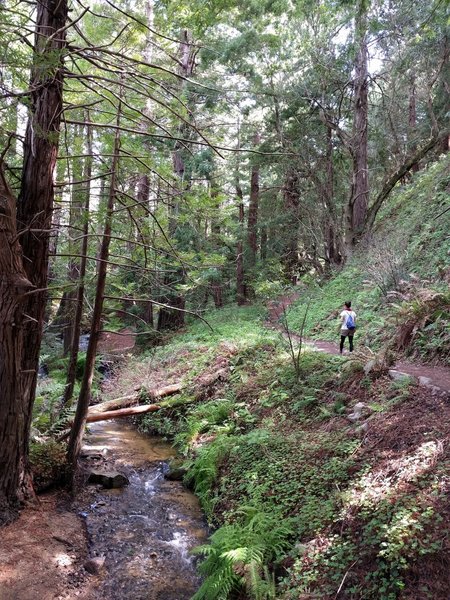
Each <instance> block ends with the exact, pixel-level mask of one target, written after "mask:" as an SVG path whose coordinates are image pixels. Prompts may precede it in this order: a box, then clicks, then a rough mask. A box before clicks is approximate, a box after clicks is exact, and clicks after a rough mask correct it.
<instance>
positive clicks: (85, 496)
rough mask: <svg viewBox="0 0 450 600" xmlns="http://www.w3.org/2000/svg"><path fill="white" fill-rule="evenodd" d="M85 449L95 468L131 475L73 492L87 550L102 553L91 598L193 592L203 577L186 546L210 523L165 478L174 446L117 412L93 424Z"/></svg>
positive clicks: (120, 599)
mask: <svg viewBox="0 0 450 600" xmlns="http://www.w3.org/2000/svg"><path fill="white" fill-rule="evenodd" d="M84 453H85V455H86V456H87V457H88V458H87V459H85V460H86V461H87V462H89V466H90V467H91V468H92V469H95V470H109V471H111V470H117V471H119V472H121V473H123V474H124V475H126V476H127V477H128V479H129V481H130V484H129V485H127V486H125V487H124V488H122V489H111V490H105V489H103V488H101V487H100V486H92V485H90V486H87V487H86V488H85V489H84V490H83V491H82V493H81V495H80V496H79V499H78V510H79V514H80V515H82V516H83V517H84V519H85V523H86V528H87V534H88V539H89V551H90V556H91V557H104V558H105V564H104V568H105V570H106V573H105V575H104V577H102V579H101V581H100V583H99V585H98V586H97V589H96V592H95V594H96V595H95V596H94V598H95V600H113V599H114V600H131V599H133V600H144V599H145V600H188V599H189V598H191V597H192V596H193V594H194V593H195V592H196V590H197V589H198V588H199V586H200V580H199V578H198V575H197V573H196V568H195V559H194V558H193V557H192V556H191V554H190V550H191V549H192V548H193V547H195V546H197V545H199V544H202V543H204V542H205V540H206V537H207V528H206V525H205V522H204V519H203V517H202V513H201V510H200V507H199V504H198V501H197V499H196V497H195V496H194V495H193V494H192V493H191V492H189V491H188V490H187V489H186V488H185V487H184V486H183V484H182V483H181V482H180V481H169V480H167V479H165V477H164V473H165V472H166V471H167V461H168V460H170V459H171V458H172V457H173V456H174V455H175V452H174V450H173V448H172V447H171V446H170V445H169V444H168V443H166V442H164V441H163V440H162V439H160V438H157V437H149V436H146V435H143V434H141V433H139V432H138V431H136V429H135V428H133V426H132V425H131V424H129V423H127V422H126V421H124V420H123V419H122V420H117V421H104V422H99V423H95V424H94V425H92V426H90V433H89V434H88V436H87V438H86V445H85V447H84ZM89 457H90V458H89Z"/></svg>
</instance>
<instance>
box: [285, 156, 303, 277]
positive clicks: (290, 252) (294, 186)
mask: <svg viewBox="0 0 450 600" xmlns="http://www.w3.org/2000/svg"><path fill="white" fill-rule="evenodd" d="M283 198H284V213H285V219H286V227H285V231H284V233H283V256H282V262H283V267H284V273H285V275H286V277H287V278H288V279H289V281H290V282H291V283H293V284H294V285H295V284H296V283H297V275H298V269H299V251H298V217H299V215H298V211H299V206H300V196H299V177H298V173H297V171H296V170H295V168H293V167H291V168H290V169H289V170H288V172H287V173H286V176H285V181H284V187H283Z"/></svg>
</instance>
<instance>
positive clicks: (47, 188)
mask: <svg viewBox="0 0 450 600" xmlns="http://www.w3.org/2000/svg"><path fill="white" fill-rule="evenodd" d="M36 10H37V12H36V35H35V42H34V59H33V67H32V71H31V83H30V90H31V93H30V102H31V106H30V114H29V118H28V124H27V129H26V133H25V144H24V159H23V172H22V181H21V189H20V194H19V199H18V208H17V224H18V228H20V230H21V233H22V236H21V244H22V249H23V256H24V267H25V271H26V274H27V278H28V279H29V281H30V282H31V283H32V284H33V285H34V286H35V287H36V288H37V290H42V291H38V292H36V293H34V294H32V295H30V296H28V297H27V298H26V300H25V303H24V305H23V311H24V313H25V314H26V319H25V320H24V323H23V331H24V343H23V346H22V361H21V362H22V373H21V390H22V394H23V406H24V412H23V416H22V418H23V421H22V427H23V428H24V435H23V437H22V442H23V446H22V448H21V449H20V454H21V461H22V468H23V472H22V474H21V483H20V486H21V493H22V494H23V496H24V497H25V496H27V495H29V494H30V493H31V490H32V487H31V478H30V474H29V469H28V458H27V457H28V438H29V431H30V426H31V416H32V408H33V403H34V398H35V393H36V383H37V373H38V367H39V351H40V346H41V340H42V332H43V325H44V316H45V307H46V300H47V292H46V288H47V281H48V258H49V232H50V228H51V223H52V210H53V199H54V188H53V172H54V168H55V162H56V154H57V150H58V141H59V126H60V120H61V114H62V107H63V104H62V91H63V51H64V48H65V45H66V32H65V30H64V26H65V24H66V21H67V12H68V8H67V0H43V1H42V2H38V3H37V9H36ZM57 31H58V32H59V33H58V34H57V35H54V34H55V33H56V32H57Z"/></svg>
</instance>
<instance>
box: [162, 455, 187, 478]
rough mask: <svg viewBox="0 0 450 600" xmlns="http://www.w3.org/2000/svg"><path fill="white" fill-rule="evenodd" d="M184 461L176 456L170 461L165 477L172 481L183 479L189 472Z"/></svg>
mask: <svg viewBox="0 0 450 600" xmlns="http://www.w3.org/2000/svg"><path fill="white" fill-rule="evenodd" d="M183 464H184V461H183V460H181V459H180V458H174V459H173V460H171V461H170V462H169V465H168V467H169V469H168V471H167V473H164V477H165V478H166V479H169V480H170V481H182V480H183V478H184V476H185V475H186V473H187V469H186V468H185V467H184V466H183Z"/></svg>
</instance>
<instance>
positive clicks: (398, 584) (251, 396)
mask: <svg viewBox="0 0 450 600" xmlns="http://www.w3.org/2000/svg"><path fill="white" fill-rule="evenodd" d="M219 315H220V312H215V313H214V316H215V317H217V316H219ZM261 316H264V315H263V314H262V312H261V311H255V312H253V313H252V312H251V311H250V312H249V311H248V309H246V308H244V309H242V310H241V311H240V310H239V309H238V310H236V309H235V311H234V312H233V313H227V314H226V315H224V322H223V323H221V322H220V321H219V322H218V328H219V329H220V328H222V329H221V334H220V336H218V337H216V336H215V335H213V334H212V333H210V332H209V331H208V329H207V327H206V326H205V325H204V324H195V325H194V326H193V328H192V330H190V329H188V330H187V331H186V333H185V334H184V338H183V340H181V341H182V342H183V344H182V345H183V347H184V351H185V352H186V354H184V355H183V361H185V363H186V364H187V365H192V367H191V369H192V370H191V371H190V369H189V367H187V369H186V370H185V371H184V377H185V378H186V381H187V382H188V381H191V382H192V383H193V382H194V381H195V379H196V378H197V379H198V377H199V371H198V365H197V362H196V361H197V360H201V359H200V356H202V357H204V356H206V355H207V356H208V361H207V364H209V365H214V364H217V360H218V356H219V355H220V354H221V353H223V352H226V349H227V348H228V350H229V349H230V347H232V348H233V351H232V353H231V355H227V363H226V364H227V366H226V369H227V371H228V375H227V376H226V377H225V378H224V379H223V380H221V381H220V382H219V383H218V385H217V386H215V387H214V388H213V389H211V390H210V392H209V394H210V395H209V396H208V397H207V398H204V399H203V400H202V401H200V402H197V403H194V404H187V405H186V406H185V407H183V408H177V409H174V410H173V411H172V412H171V413H170V414H168V415H165V416H163V415H162V414H160V415H152V416H148V417H146V418H145V419H142V421H141V427H143V428H145V429H150V430H152V431H159V432H160V433H163V434H166V435H168V436H169V437H171V439H174V440H175V444H176V446H177V447H178V449H179V451H180V454H181V455H182V456H184V459H185V468H186V469H187V475H186V483H187V484H188V485H190V486H191V487H192V488H193V489H194V491H195V492H196V494H197V495H198V496H199V498H200V500H201V503H202V506H203V508H204V511H205V514H206V516H207V518H208V520H209V522H210V524H211V526H212V527H213V530H214V533H213V535H212V537H211V542H210V544H209V545H207V546H203V547H201V548H199V549H198V553H199V554H200V555H202V556H203V557H204V562H203V563H202V566H201V571H202V573H203V574H204V576H205V582H204V584H203V586H202V587H201V588H200V590H199V592H198V593H197V595H196V596H195V598H196V599H198V600H200V599H211V600H212V599H219V598H234V597H241V595H242V597H248V598H255V599H270V598H283V599H285V600H292V599H294V598H295V599H297V598H304V599H305V600H306V599H307V598H321V597H323V598H333V597H335V595H336V593H337V592H338V590H339V594H340V595H341V596H342V597H343V598H354V599H355V600H356V599H357V598H367V599H371V598H373V599H375V598H386V600H388V599H389V600H390V599H391V598H392V599H394V598H413V597H415V596H411V594H412V593H413V592H412V590H413V589H414V585H415V581H416V580H417V579H419V580H420V582H421V583H420V585H421V588H420V589H421V592H420V593H421V594H422V596H421V597H423V598H432V597H436V598H440V597H442V598H444V596H439V594H440V593H443V592H442V590H443V589H444V588H443V587H442V586H444V585H445V583H443V581H444V582H445V581H446V577H445V576H443V575H442V573H443V567H442V564H447V563H446V561H448V560H449V548H448V544H447V542H446V536H447V529H446V528H445V527H444V528H443V522H444V521H445V518H446V515H447V514H448V511H449V508H450V507H449V503H448V496H447V495H446V490H447V486H448V483H447V478H446V475H445V473H446V469H447V468H448V466H449V464H448V448H447V446H446V443H445V439H446V437H447V436H448V434H449V432H450V420H449V417H450V414H449V409H448V406H447V404H446V403H445V400H444V399H442V400H440V399H436V398H432V397H430V396H427V392H425V391H423V390H422V391H421V392H420V393H419V392H418V388H416V387H415V385H414V382H413V380H411V379H405V380H402V381H391V380H390V379H389V377H388V376H387V366H386V365H385V364H384V363H382V362H381V363H380V365H379V366H377V367H376V368H375V367H374V366H372V368H369V369H367V368H366V367H367V364H368V362H369V359H371V360H372V363H373V362H374V358H373V356H374V355H373V354H372V355H370V354H367V353H366V354H365V353H359V354H355V356H353V357H350V358H341V357H336V356H330V355H325V354H321V353H317V352H311V351H305V352H304V353H303V354H302V356H301V363H300V365H301V376H300V379H299V381H297V378H296V375H295V369H294V366H293V365H292V361H291V360H290V357H289V354H288V352H287V347H286V344H285V343H284V342H283V341H282V340H281V338H280V334H279V333H277V332H270V333H268V332H267V335H266V331H267V330H264V329H263V327H262V322H261ZM242 320H245V326H244V327H243V325H242ZM211 323H212V324H213V319H211ZM235 329H237V330H238V331H239V335H238V336H237V335H236V331H235ZM225 332H227V333H226V335H224V333H225ZM227 335H228V336H229V337H227ZM174 341H175V340H174ZM179 342H180V339H179V338H176V341H175V345H178V344H179ZM174 347H175V346H174ZM177 347H178V348H179V349H180V348H181V345H180V346H177ZM187 348H189V350H187ZM159 352H161V355H160V358H158V354H159ZM168 353H169V348H168V347H166V348H164V349H161V350H160V351H158V350H156V351H154V352H153V353H152V359H151V360H152V361H153V362H152V364H153V367H156V371H157V370H158V368H157V364H158V361H159V360H161V361H163V362H162V363H161V364H164V360H165V359H164V358H163V357H164V356H166V357H167V356H168ZM173 356H176V354H174V355H173ZM175 362H176V363H177V367H175V368H181V367H180V361H175ZM375 362H376V361H375ZM207 364H206V363H203V368H206V369H207V368H208V367H207ZM220 364H224V363H220ZM358 402H363V403H364V405H365V408H364V412H363V416H362V417H361V419H360V420H357V421H356V422H353V421H352V420H351V419H350V418H349V415H350V416H351V414H352V412H353V410H354V407H355V405H356V404H357V403H358ZM436 411H439V412H440V414H442V416H443V418H442V420H440V421H439V423H437V422H436V421H435V419H434V417H433V415H435V414H436ZM419 414H420V418H419V420H417V415H419ZM405 415H406V416H405ZM168 423H170V426H168ZM275 524H276V525H280V527H281V529H279V530H278V529H277V528H276V526H275ZM441 563H442V564H441ZM428 564H431V565H434V566H433V567H432V568H435V569H438V568H439V569H440V573H441V576H440V579H439V583H437V582H434V581H433V578H432V577H431V575H430V574H429V573H428V571H427V566H426V565H428ZM439 586H440V587H439ZM380 594H381V595H380ZM433 594H435V595H434V596H433Z"/></svg>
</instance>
